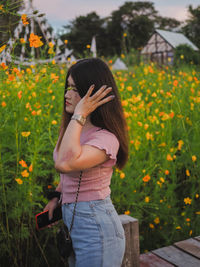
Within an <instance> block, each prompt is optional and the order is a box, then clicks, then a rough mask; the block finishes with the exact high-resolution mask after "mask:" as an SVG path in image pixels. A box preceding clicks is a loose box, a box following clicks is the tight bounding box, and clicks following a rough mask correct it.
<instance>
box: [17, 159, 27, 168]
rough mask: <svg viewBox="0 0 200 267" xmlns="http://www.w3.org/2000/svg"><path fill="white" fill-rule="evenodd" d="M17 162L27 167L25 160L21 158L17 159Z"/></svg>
mask: <svg viewBox="0 0 200 267" xmlns="http://www.w3.org/2000/svg"><path fill="white" fill-rule="evenodd" d="M19 164H20V165H21V166H22V167H23V168H27V164H26V161H24V160H23V159H22V160H20V161H19Z"/></svg>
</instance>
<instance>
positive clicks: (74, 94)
mask: <svg viewBox="0 0 200 267" xmlns="http://www.w3.org/2000/svg"><path fill="white" fill-rule="evenodd" d="M65 99H66V100H65V110H66V112H67V113H70V114H73V113H74V110H75V107H76V105H77V104H78V102H79V101H80V100H81V97H80V95H79V93H78V90H77V89H76V86H75V83H74V81H73V79H72V76H71V75H70V76H69V77H68V89H67V92H66V94H65Z"/></svg>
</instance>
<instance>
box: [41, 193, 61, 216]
mask: <svg viewBox="0 0 200 267" xmlns="http://www.w3.org/2000/svg"><path fill="white" fill-rule="evenodd" d="M58 205H59V200H58V198H57V197H54V198H52V199H51V200H50V201H49V203H48V204H47V205H46V207H45V208H44V211H46V210H48V211H49V220H51V219H52V218H53V211H54V210H55V208H57V207H58Z"/></svg>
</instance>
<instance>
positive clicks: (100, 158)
mask: <svg viewBox="0 0 200 267" xmlns="http://www.w3.org/2000/svg"><path fill="white" fill-rule="evenodd" d="M93 89H94V86H91V87H90V88H89V90H88V92H87V94H86V95H85V96H84V97H83V98H82V99H81V100H80V101H79V103H78V104H77V106H76V108H75V111H74V114H79V115H82V116H83V117H85V118H86V117H87V116H88V115H89V114H90V113H91V112H93V111H94V110H95V109H96V108H97V107H99V106H100V105H103V104H104V103H106V102H108V101H111V100H112V99H113V96H108V97H105V96H106V95H107V94H108V93H109V92H110V91H111V90H112V88H110V87H109V88H106V86H102V87H101V88H100V89H99V90H98V91H97V92H96V93H95V94H94V95H93V96H90V95H91V94H92V91H93ZM104 97H105V98H104ZM82 127H83V126H82V125H81V124H79V123H78V122H77V121H76V120H71V121H70V122H69V124H68V126H67V129H66V131H65V134H64V136H63V138H62V142H61V145H60V148H59V150H58V155H57V160H56V162H55V168H56V169H57V170H58V171H59V172H61V173H65V172H70V171H74V170H84V169H88V168H92V167H94V166H96V165H98V164H101V163H103V162H105V161H106V160H107V159H108V156H107V155H106V153H105V151H104V150H100V149H98V148H95V147H92V146H89V145H83V146H81V143H80V135H81V131H82Z"/></svg>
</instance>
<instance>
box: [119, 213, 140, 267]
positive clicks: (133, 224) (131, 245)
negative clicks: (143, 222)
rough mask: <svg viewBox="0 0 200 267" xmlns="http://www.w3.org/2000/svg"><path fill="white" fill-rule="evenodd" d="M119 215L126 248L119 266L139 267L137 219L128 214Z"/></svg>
mask: <svg viewBox="0 0 200 267" xmlns="http://www.w3.org/2000/svg"><path fill="white" fill-rule="evenodd" d="M119 217H120V220H121V223H122V225H123V227H124V231H125V236H126V249H125V254H124V259H123V262H122V266H121V267H139V266H140V246H139V224H138V220H137V219H135V218H133V217H131V216H128V215H119Z"/></svg>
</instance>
